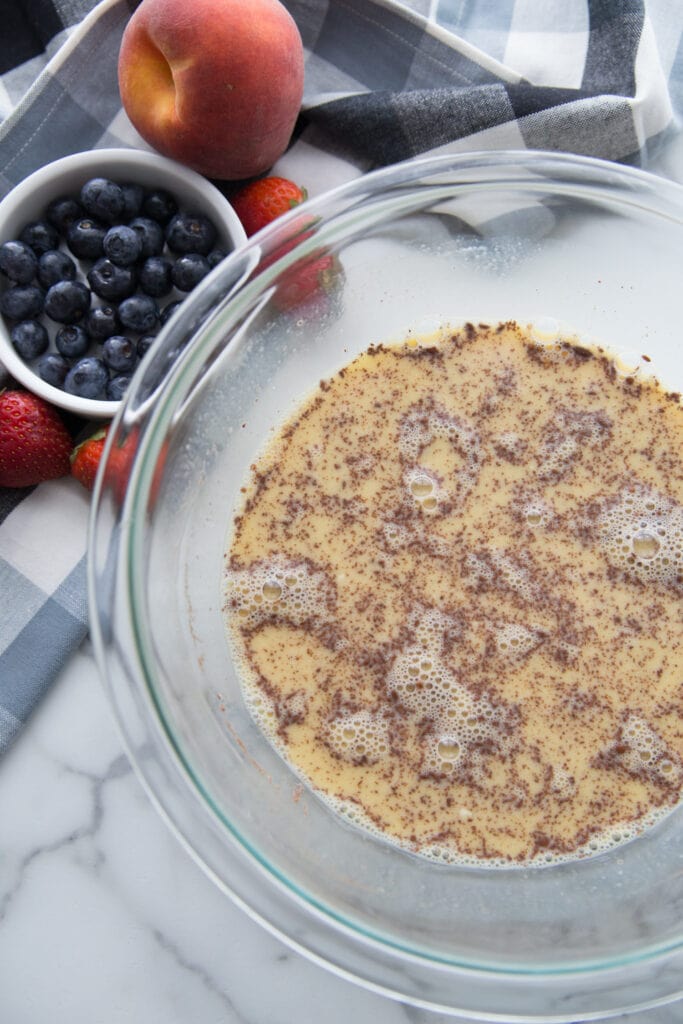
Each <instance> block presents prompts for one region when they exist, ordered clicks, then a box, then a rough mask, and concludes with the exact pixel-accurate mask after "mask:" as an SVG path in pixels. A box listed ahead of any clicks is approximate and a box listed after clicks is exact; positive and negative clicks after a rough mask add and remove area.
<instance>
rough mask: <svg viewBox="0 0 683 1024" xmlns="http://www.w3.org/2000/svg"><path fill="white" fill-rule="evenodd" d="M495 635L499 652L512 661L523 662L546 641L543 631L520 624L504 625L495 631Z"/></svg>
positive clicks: (509, 623) (510, 623)
mask: <svg viewBox="0 0 683 1024" xmlns="http://www.w3.org/2000/svg"><path fill="white" fill-rule="evenodd" d="M494 635H495V642H496V648H497V650H498V652H499V653H500V654H502V655H503V656H505V657H506V658H508V659H510V660H512V661H521V660H523V659H524V658H526V657H527V656H528V655H529V654H531V652H532V651H534V650H535V649H536V648H537V647H538V646H540V644H542V643H543V641H544V639H545V633H544V632H543V631H542V630H541V629H538V628H537V627H528V626H525V625H523V624H521V623H518V622H506V623H504V624H503V625H502V626H499V627H498V628H497V629H496V630H495V633H494Z"/></svg>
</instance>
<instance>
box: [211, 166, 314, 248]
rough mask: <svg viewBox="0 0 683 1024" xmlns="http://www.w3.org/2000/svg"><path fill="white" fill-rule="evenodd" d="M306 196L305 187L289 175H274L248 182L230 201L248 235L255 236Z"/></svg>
mask: <svg viewBox="0 0 683 1024" xmlns="http://www.w3.org/2000/svg"><path fill="white" fill-rule="evenodd" d="M304 199H306V189H305V188H299V186H298V185H295V184H294V182H293V181H289V180H288V179H287V178H278V177H276V176H271V177H269V178H259V179H257V180H256V181H251V182H250V183H249V184H248V185H244V186H243V187H242V188H241V189H239V190H238V191H237V192H236V193H235V194H234V196H232V197H231V199H230V202H231V204H232V208H233V210H234V211H235V213H236V214H237V216H238V217H239V219H240V220H241V222H242V227H243V228H244V230H245V231H246V233H247V236H248V237H251V235H254V234H256V232H257V231H259V230H260V229H261V228H263V227H265V226H266V224H270V222H271V221H272V220H275V218H276V217H280V216H281V215H282V214H283V213H287V211H288V210H291V209H293V208H294V207H295V206H298V205H299V203H302V202H303V201H304Z"/></svg>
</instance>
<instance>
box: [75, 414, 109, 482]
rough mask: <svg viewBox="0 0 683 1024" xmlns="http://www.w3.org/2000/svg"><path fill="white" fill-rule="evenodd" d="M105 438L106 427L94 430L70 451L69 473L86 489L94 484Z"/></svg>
mask: <svg viewBox="0 0 683 1024" xmlns="http://www.w3.org/2000/svg"><path fill="white" fill-rule="evenodd" d="M106 439H107V427H103V428H102V429H101V430H98V431H96V433H94V434H93V435H92V437H89V438H87V439H86V440H85V441H82V442H81V443H80V444H79V445H76V447H75V448H74V450H73V451H72V452H71V475H72V476H73V477H75V478H76V479H77V480H78V481H79V483H82V484H83V486H84V487H85V488H86V490H88V491H92V489H93V487H94V486H95V476H96V474H97V467H98V466H99V464H100V459H101V458H102V449H103V448H104V442H105V441H106Z"/></svg>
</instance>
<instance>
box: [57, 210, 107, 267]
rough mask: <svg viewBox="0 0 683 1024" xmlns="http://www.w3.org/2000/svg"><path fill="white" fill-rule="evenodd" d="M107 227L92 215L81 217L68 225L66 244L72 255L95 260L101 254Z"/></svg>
mask: <svg viewBox="0 0 683 1024" xmlns="http://www.w3.org/2000/svg"><path fill="white" fill-rule="evenodd" d="M106 233H107V229H106V228H105V227H104V225H103V224H99V223H98V222H97V221H96V220H93V219H92V217H81V219H80V220H75V221H73V223H72V224H70V225H69V229H68V231H67V233H66V244H67V245H68V246H69V248H70V249H71V251H72V253H73V254H74V256H77V257H78V258H79V259H83V260H96V259H98V257H100V256H101V255H102V253H103V252H104V249H103V248H102V243H103V242H104V236H105V235H106Z"/></svg>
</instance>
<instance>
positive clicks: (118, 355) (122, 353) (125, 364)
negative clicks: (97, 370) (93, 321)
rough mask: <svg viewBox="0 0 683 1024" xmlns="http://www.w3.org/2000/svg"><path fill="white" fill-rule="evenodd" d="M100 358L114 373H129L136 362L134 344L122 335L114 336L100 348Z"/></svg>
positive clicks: (136, 356) (136, 354)
mask: <svg viewBox="0 0 683 1024" xmlns="http://www.w3.org/2000/svg"><path fill="white" fill-rule="evenodd" d="M102 358H103V360H104V362H105V363H106V365H107V366H108V367H109V369H110V370H113V371H114V372H115V373H130V371H131V370H132V369H133V367H134V366H135V364H136V363H137V361H138V352H137V348H136V346H135V342H133V341H131V340H130V338H126V337H125V336H124V335H123V334H114V335H112V337H111V338H107V340H106V341H105V343H104V345H103V346H102Z"/></svg>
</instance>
